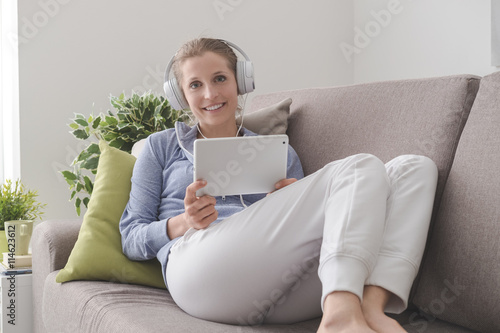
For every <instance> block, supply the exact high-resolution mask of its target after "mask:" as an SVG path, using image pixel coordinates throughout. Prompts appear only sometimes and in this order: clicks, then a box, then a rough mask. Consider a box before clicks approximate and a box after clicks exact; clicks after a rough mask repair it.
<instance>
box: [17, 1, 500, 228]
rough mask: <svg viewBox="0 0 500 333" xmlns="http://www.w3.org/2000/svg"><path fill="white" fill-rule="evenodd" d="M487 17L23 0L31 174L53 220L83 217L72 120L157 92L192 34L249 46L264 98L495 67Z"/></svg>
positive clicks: (352, 8) (358, 4) (449, 10)
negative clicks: (73, 174) (136, 93)
mask: <svg viewBox="0 0 500 333" xmlns="http://www.w3.org/2000/svg"><path fill="white" fill-rule="evenodd" d="M383 10H385V11H388V12H389V13H391V14H390V17H389V16H387V15H386V16H384V15H383V14H382V13H384V12H381V11H383ZM391 11H392V12H391ZM373 12H375V13H378V14H379V18H378V20H377V19H376V18H375V16H374V14H373ZM490 14H491V12H490V1H489V0H440V1H432V0H413V1H412V0H355V1H349V0H335V1H331V0H310V1H306V0H293V1H290V0H273V1H266V0H252V1H248V0H209V1H207V0H191V1H183V0H148V1H138V0H136V1H132V0H127V1H123V0H121V1H120V0H107V1H100V0H85V1H84V0H19V13H18V15H19V32H20V42H21V45H20V50H19V58H20V59H19V67H20V117H21V119H20V127H21V175H22V178H23V181H24V182H25V183H26V184H27V185H28V186H29V187H31V188H34V189H37V190H38V191H39V193H40V199H41V200H42V201H43V202H45V203H47V204H48V206H47V210H46V216H45V217H46V218H65V217H75V213H74V209H73V204H72V203H70V202H69V201H68V197H69V191H68V188H67V185H66V183H65V182H64V180H63V178H62V177H61V176H60V175H59V173H58V171H60V170H63V169H67V168H69V164H70V163H71V161H72V159H73V158H74V157H75V154H76V151H77V150H79V149H81V148H82V143H81V142H79V141H78V140H76V139H74V138H73V137H72V135H71V134H69V133H68V131H69V128H68V127H67V125H66V124H67V123H68V122H69V119H70V118H71V117H72V116H73V113H74V112H78V113H83V114H86V115H88V114H90V113H91V112H94V113H98V112H104V111H106V110H107V109H108V108H109V103H108V96H109V94H113V95H118V94H120V93H121V92H123V91H124V92H125V93H130V90H131V89H133V88H135V89H136V90H145V89H152V90H154V91H157V92H161V90H162V88H161V86H162V83H163V70H164V68H165V65H166V64H167V62H168V60H169V58H170V57H171V55H172V54H173V53H175V51H176V50H177V49H178V47H179V46H180V45H181V44H182V43H183V42H184V41H186V40H187V39H190V38H194V37H199V36H211V37H219V38H225V39H228V40H231V41H232V42H234V43H236V44H238V45H239V46H240V47H241V48H243V49H244V50H245V52H246V53H247V54H248V55H249V56H250V58H251V59H252V60H253V62H254V64H255V67H256V84H257V89H256V91H255V93H254V94H253V95H256V94H263V93H267V92H271V91H278V90H288V89H300V88H305V87H317V86H331V85H346V84H352V83H358V82H369V81H381V80H392V79H406V78H418V77H430V76H440V75H453V74H460V73H471V74H477V75H485V74H488V73H491V72H493V71H494V70H497V68H495V67H492V66H491V65H490V38H491V35H490ZM380 15H381V16H380ZM366 29H371V30H368V32H367V30H366ZM360 31H362V32H363V33H360ZM363 34H366V36H368V38H367V37H366V36H365V37H363V36H362V35H363ZM353 47H356V50H355V53H354V54H352V55H350V56H348V55H346V54H347V53H348V52H347V51H346V49H348V50H349V49H350V50H351V51H352V50H353ZM342 50H344V52H343V51H342ZM352 52H354V51H352ZM250 99H251V98H250ZM77 148H78V149H77Z"/></svg>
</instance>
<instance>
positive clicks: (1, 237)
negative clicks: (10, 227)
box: [0, 229, 9, 260]
mask: <svg viewBox="0 0 500 333" xmlns="http://www.w3.org/2000/svg"><path fill="white" fill-rule="evenodd" d="M8 251H9V247H8V246H7V235H5V230H3V229H1V230H0V256H1V254H2V253H4V252H8ZM0 260H2V259H0Z"/></svg>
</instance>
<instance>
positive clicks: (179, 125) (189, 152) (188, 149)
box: [175, 121, 257, 163]
mask: <svg viewBox="0 0 500 333" xmlns="http://www.w3.org/2000/svg"><path fill="white" fill-rule="evenodd" d="M242 131H243V136H256V135H257V134H255V133H254V132H252V131H249V130H247V129H246V128H244V127H243V128H242ZM175 134H176V137H177V142H178V143H179V146H180V147H181V148H182V150H184V152H185V153H186V157H187V159H188V160H189V161H190V162H191V163H194V156H193V154H194V153H193V151H194V141H195V140H196V139H197V135H198V129H197V128H196V125H195V126H193V127H190V126H188V125H186V124H185V123H183V122H180V121H177V122H176V123H175Z"/></svg>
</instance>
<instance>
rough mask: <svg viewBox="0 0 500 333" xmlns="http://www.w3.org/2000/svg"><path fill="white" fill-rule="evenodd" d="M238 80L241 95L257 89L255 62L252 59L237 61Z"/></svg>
mask: <svg viewBox="0 0 500 333" xmlns="http://www.w3.org/2000/svg"><path fill="white" fill-rule="evenodd" d="M236 82H237V84H238V93H239V94H240V95H244V94H248V93H251V92H252V91H254V89H255V80H254V76H253V64H252V62H251V61H238V62H237V63H236Z"/></svg>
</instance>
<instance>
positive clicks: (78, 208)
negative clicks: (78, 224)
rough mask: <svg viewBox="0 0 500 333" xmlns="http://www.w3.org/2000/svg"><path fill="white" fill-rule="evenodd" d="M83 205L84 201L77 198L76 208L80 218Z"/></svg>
mask: <svg viewBox="0 0 500 333" xmlns="http://www.w3.org/2000/svg"><path fill="white" fill-rule="evenodd" d="M81 203H82V199H80V198H76V200H75V208H76V213H77V214H78V216H80V212H81V210H80V204H81Z"/></svg>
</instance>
